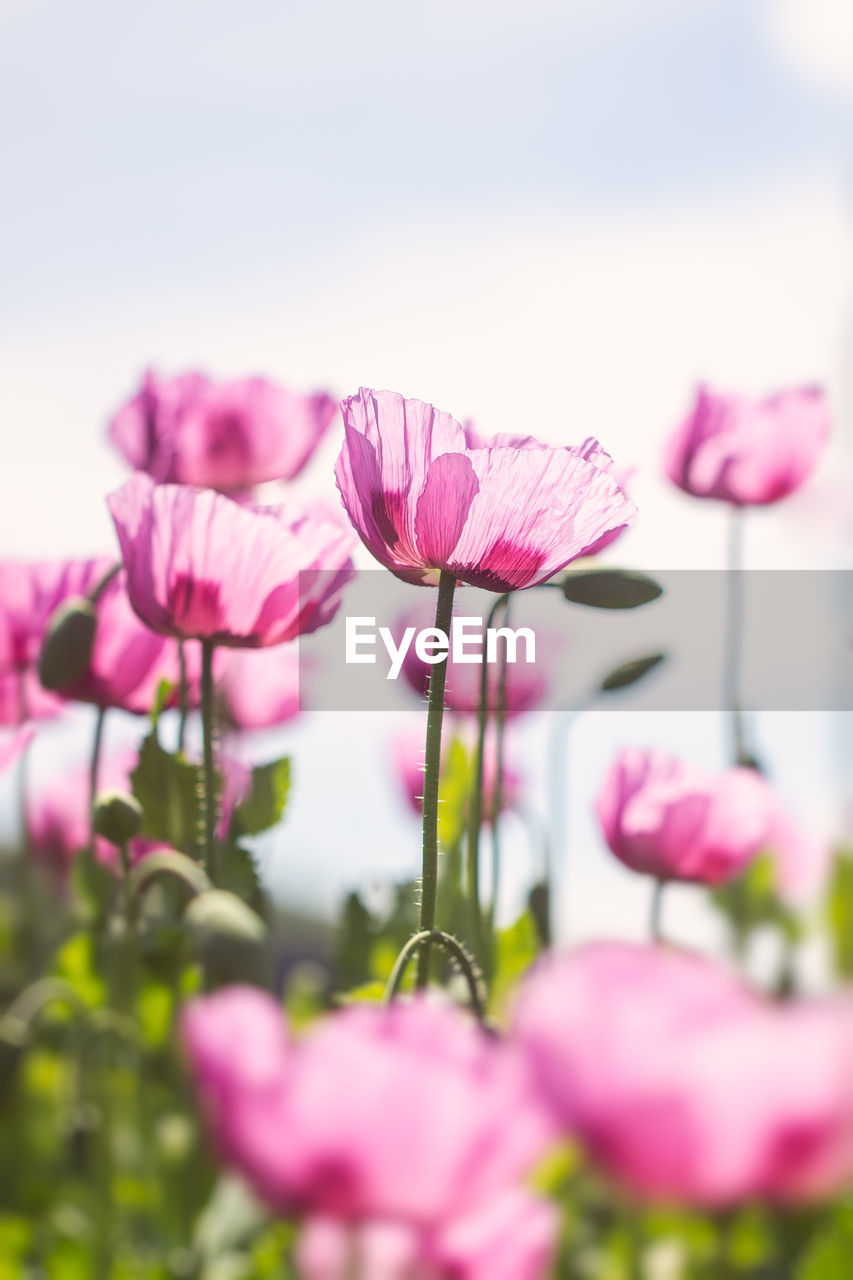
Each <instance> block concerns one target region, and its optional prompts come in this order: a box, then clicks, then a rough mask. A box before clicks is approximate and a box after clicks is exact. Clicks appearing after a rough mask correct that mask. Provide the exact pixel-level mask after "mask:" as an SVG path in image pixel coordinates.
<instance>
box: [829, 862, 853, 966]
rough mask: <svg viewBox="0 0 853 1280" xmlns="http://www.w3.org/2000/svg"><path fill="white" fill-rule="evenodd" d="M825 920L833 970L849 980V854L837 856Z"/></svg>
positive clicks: (852, 886)
mask: <svg viewBox="0 0 853 1280" xmlns="http://www.w3.org/2000/svg"><path fill="white" fill-rule="evenodd" d="M826 919H827V924H828V926H829V936H830V939H831V944H832V954H833V960H834V963H835V971H836V973H837V974H838V976H839V977H841V978H853V853H851V852H850V851H848V850H844V851H841V852H839V853H838V855H837V856H836V859H835V863H834V865H833V868H832V876H831V878H830V882H829V888H828V890H827V896H826Z"/></svg>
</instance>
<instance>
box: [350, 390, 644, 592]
mask: <svg viewBox="0 0 853 1280" xmlns="http://www.w3.org/2000/svg"><path fill="white" fill-rule="evenodd" d="M342 409H343V414H344V427H345V431H346V437H345V440H344V445H343V448H342V450H341V454H340V457H339V458H338V462H337V466H336V468H335V476H336V479H337V483H338V488H339V490H340V493H341V498H342V499H343V504H344V506H345V508H346V510H347V513H348V515H349V517H350V519H351V520H352V522H353V525H354V526H355V528H356V531H357V532H358V535H359V537H360V538H361V540H362V542H363V543H364V544H365V546H366V547H367V549H368V550H369V551H370V552H371V553H372V554H373V555H374V556H375V557H376V559H377V560H379V561H380V563H381V564H383V565H385V567H386V568H388V569H390V570H391V571H392V573H395V574H396V575H397V576H398V577H400V578H403V579H404V580H405V581H407V582H415V583H426V584H431V583H436V582H437V581H438V578H439V574H440V572H441V571H446V572H447V573H449V574H452V575H453V576H454V577H455V578H457V579H459V580H460V581H462V582H467V583H470V584H472V585H473V586H480V587H486V588H488V589H489V590H492V591H510V590H518V589H520V588H522V587H531V586H535V585H536V584H537V583H540V582H545V581H546V580H547V579H548V578H550V577H552V576H553V575H554V574H555V573H557V572H558V571H559V570H560V569H562V568H564V567H565V566H566V565H567V564H568V563H569V562H570V561H571V560H574V559H576V557H578V556H581V555H583V554H584V553H585V552H586V550H587V549H588V548H589V547H591V546H593V545H594V544H595V543H596V542H597V541H598V540H599V538H601V537H602V536H603V535H604V534H606V533H608V532H610V531H611V530H613V529H617V528H621V527H622V526H623V525H626V524H631V523H632V521H633V520H634V518H635V516H636V508H635V507H634V504H633V503H632V502H630V501H629V500H628V499H627V498H626V497H625V495H624V493H623V492H622V490H621V489H620V488H619V486H618V485H617V484H616V482H615V480H614V479H613V477H612V476H611V475H609V473H608V471H607V470H605V469H603V467H602V465H601V460H602V455H603V451H602V450H600V448H599V446H597V445H595V444H594V442H593V443H590V442H587V445H585V446H584V447H583V449H582V450H581V449H578V450H576V451H572V450H569V449H551V448H548V447H547V446H545V445H543V446H542V447H541V448H521V447H518V446H517V445H498V446H496V447H493V448H481V449H472V448H470V447H469V445H468V442H467V440H466V437H465V431H464V428H463V427H462V426H461V425H460V424H459V423H458V422H457V421H456V420H455V419H454V418H451V416H450V415H449V414H447V413H442V412H440V411H439V410H437V409H434V408H433V406H432V405H428V404H423V403H422V402H421V401H420V400H405V399H404V398H403V397H402V396H400V395H396V394H394V393H393V392H390V391H378V392H377V391H369V390H366V389H365V388H362V389H361V390H360V392H359V393H358V395H356V396H351V397H350V398H349V399H347V400H344V401H343V403H342Z"/></svg>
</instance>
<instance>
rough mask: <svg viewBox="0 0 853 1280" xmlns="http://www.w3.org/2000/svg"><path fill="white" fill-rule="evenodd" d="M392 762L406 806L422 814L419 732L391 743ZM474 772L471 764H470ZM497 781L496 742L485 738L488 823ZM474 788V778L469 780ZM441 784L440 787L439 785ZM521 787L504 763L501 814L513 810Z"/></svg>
mask: <svg viewBox="0 0 853 1280" xmlns="http://www.w3.org/2000/svg"><path fill="white" fill-rule="evenodd" d="M450 746H451V742H450V740H445V742H444V743H443V746H442V775H443V774H444V770H445V767H446V763H447V753H448V751H449V749H450ZM393 754H394V763H395V765H396V767H397V775H398V777H399V779H400V782H401V784H402V787H403V794H404V795H405V797H406V800H407V801H408V803H409V807H410V808H411V809H412V811H413V812H414V813H416V814H422V813H423V811H424V757H425V747H424V736H423V734H422V733H418V734H414V733H405V734H400V735H399V736H398V737H397V738H395V740H394V743H393ZM472 773H473V764H472ZM497 779H498V766H497V756H496V749H495V740H494V737H493V736H492V735H489V736H487V738H486V745H485V750H484V751H483V821H484V822H486V823H491V819H492V810H493V808H494V802H495V784H496V783H497ZM470 781H471V785H472V786H473V777H472V778H471V780H470ZM439 785H441V784H439ZM522 791H523V784H522V780H521V778H520V776H519V774H518V773H517V772H516V771H515V770H514V769H512V768H510V767H508V766H507V763H506V760H504V770H503V786H502V788H501V813H506V812H507V811H508V810H511V809H514V808H515V807H516V805H517V804H518V803H519V801H520V799H521V795H522Z"/></svg>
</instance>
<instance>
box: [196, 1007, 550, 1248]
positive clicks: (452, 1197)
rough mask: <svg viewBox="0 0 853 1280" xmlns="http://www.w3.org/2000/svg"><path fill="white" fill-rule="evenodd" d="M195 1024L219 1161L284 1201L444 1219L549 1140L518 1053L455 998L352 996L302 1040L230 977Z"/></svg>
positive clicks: (420, 1222) (351, 1216)
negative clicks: (367, 1000)
mask: <svg viewBox="0 0 853 1280" xmlns="http://www.w3.org/2000/svg"><path fill="white" fill-rule="evenodd" d="M183 1033H184V1041H185V1044H186V1047H187V1051H188V1053H189V1058H190V1063H191V1066H192V1069H193V1072H194V1075H195V1079H196V1082H197V1085H198V1089H199V1092H200V1095H201V1101H202V1105H203V1109H204V1111H205V1114H206V1117H207V1121H208V1124H209V1127H210V1130H211V1133H212V1135H213V1138H214V1141H215V1143H216V1145H217V1147H218V1148H219V1150H220V1152H221V1154H222V1156H223V1158H224V1159H225V1161H226V1162H227V1163H229V1164H231V1165H233V1166H234V1167H235V1168H236V1169H238V1170H239V1171H240V1173H242V1174H243V1176H244V1177H246V1178H247V1179H248V1181H249V1183H250V1184H251V1185H252V1186H253V1187H254V1189H255V1190H256V1191H257V1192H258V1193H259V1194H260V1195H261V1196H262V1197H263V1198H264V1199H266V1200H267V1201H268V1202H269V1203H270V1204H272V1205H273V1207H274V1208H276V1209H278V1210H280V1211H283V1212H286V1213H292V1212H294V1211H295V1212H300V1213H304V1214H306V1215H316V1214H319V1215H325V1216H330V1217H333V1218H336V1219H341V1220H344V1221H347V1222H355V1221H358V1222H370V1221H376V1222H396V1223H400V1224H403V1225H405V1226H408V1227H411V1228H414V1229H417V1230H419V1231H429V1230H433V1229H435V1228H437V1227H438V1226H439V1225H444V1224H447V1223H449V1222H451V1221H452V1220H455V1219H457V1218H461V1217H463V1216H464V1215H466V1214H467V1213H469V1212H473V1211H474V1210H475V1209H477V1208H479V1207H480V1206H485V1205H487V1204H488V1203H489V1202H490V1201H491V1200H492V1199H493V1198H495V1197H499V1196H501V1195H502V1194H503V1193H504V1192H505V1191H506V1190H507V1189H508V1188H512V1187H516V1186H517V1185H519V1183H520V1181H521V1179H523V1177H524V1176H525V1174H526V1173H527V1171H528V1170H529V1169H530V1168H531V1167H532V1165H533V1164H534V1163H535V1162H536V1161H537V1159H538V1158H539V1157H540V1155H541V1153H542V1152H543V1150H544V1149H545V1147H546V1144H547V1143H548V1142H549V1140H550V1133H551V1130H550V1122H549V1121H546V1119H545V1117H544V1113H543V1112H542V1110H541V1108H540V1107H539V1104H538V1103H537V1102H536V1101H535V1100H534V1099H533V1097H532V1096H531V1094H530V1093H529V1090H528V1083H527V1077H526V1074H525V1072H524V1070H523V1067H522V1064H521V1061H520V1059H519V1057H518V1056H517V1055H516V1054H515V1053H514V1052H513V1051H511V1050H509V1049H508V1048H507V1047H506V1046H505V1045H503V1044H501V1043H499V1042H498V1041H496V1040H492V1039H489V1038H488V1037H486V1036H484V1035H483V1033H482V1032H481V1031H480V1030H479V1028H477V1027H476V1026H474V1025H473V1024H472V1023H471V1022H470V1021H469V1020H468V1019H467V1018H466V1017H465V1016H463V1015H462V1014H461V1013H460V1012H459V1011H457V1010H455V1009H453V1008H452V1007H451V1006H449V1005H443V1004H433V1003H431V1002H428V1001H426V1000H424V999H422V998H421V999H417V1000H414V1001H411V1002H407V1003H403V1002H398V1003H396V1004H394V1005H392V1006H391V1007H383V1006H379V1005H360V1006H352V1007H350V1008H348V1009H345V1010H342V1011H340V1012H338V1013H334V1014H332V1015H330V1016H328V1017H326V1018H324V1019H323V1020H322V1021H320V1022H318V1023H315V1024H314V1025H313V1026H312V1027H311V1028H310V1029H309V1030H308V1031H307V1032H306V1033H305V1034H304V1035H303V1036H302V1037H301V1038H300V1039H299V1041H298V1042H293V1041H292V1040H291V1039H290V1036H289V1034H288V1033H287V1031H286V1029H285V1028H284V1026H283V1025H282V1015H281V1010H280V1008H279V1006H278V1005H277V1003H276V1002H275V1001H274V1000H273V999H272V998H271V997H269V996H266V995H263V994H261V993H260V992H258V991H254V990H248V989H246V988H241V987H232V988H229V989H226V990H225V991H222V992H220V993H218V994H216V995H213V996H209V997H206V998H202V999H198V1000H195V1001H193V1002H192V1003H191V1004H190V1005H189V1006H188V1008H187V1009H186V1010H185V1012H184V1015H183Z"/></svg>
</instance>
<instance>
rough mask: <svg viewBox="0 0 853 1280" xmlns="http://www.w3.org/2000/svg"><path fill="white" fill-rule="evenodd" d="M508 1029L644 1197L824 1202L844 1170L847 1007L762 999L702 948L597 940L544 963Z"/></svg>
mask: <svg viewBox="0 0 853 1280" xmlns="http://www.w3.org/2000/svg"><path fill="white" fill-rule="evenodd" d="M512 1038H513V1039H514V1040H515V1042H516V1043H518V1044H519V1045H520V1046H521V1047H522V1048H523V1050H524V1052H525V1053H526V1055H527V1058H528V1061H529V1062H530V1064H531V1069H532V1070H533V1073H534V1077H535V1079H536V1081H537V1083H538V1086H539V1088H540V1090H541V1092H542V1095H543V1097H546V1098H548V1099H549V1100H550V1102H551V1105H552V1107H553V1109H554V1113H555V1116H556V1117H557V1118H558V1120H559V1122H560V1124H561V1125H562V1126H563V1128H564V1131H565V1132H566V1133H569V1134H574V1135H576V1136H577V1137H578V1138H580V1139H581V1141H582V1142H584V1144H585V1145H586V1146H587V1147H588V1149H589V1151H590V1153H591V1155H592V1156H593V1158H594V1159H595V1160H596V1161H597V1162H598V1163H599V1164H600V1165H601V1166H602V1168H603V1169H604V1170H605V1171H606V1172H607V1173H609V1174H610V1175H611V1176H612V1177H614V1178H615V1179H617V1180H618V1181H619V1182H621V1183H623V1184H624V1185H625V1186H626V1187H627V1188H628V1189H630V1190H631V1191H633V1192H634V1193H635V1194H637V1195H639V1196H641V1197H644V1198H651V1199H658V1200H673V1201H680V1202H685V1203H689V1204H698V1205H707V1206H724V1205H730V1204H736V1203H739V1202H742V1201H745V1200H750V1199H755V1198H760V1199H768V1200H785V1201H799V1200H810V1199H815V1198H820V1197H823V1196H830V1195H832V1194H834V1193H835V1192H836V1191H838V1190H840V1189H841V1188H842V1187H843V1186H844V1184H845V1182H846V1180H847V1179H849V1178H850V1176H851V1175H853V1093H851V1091H850V1085H849V1066H850V1060H851V1059H850V1053H851V1049H853V1004H851V1001H850V999H849V997H847V998H844V999H838V1000H834V1001H829V1000H828V1001H823V1002H802V1003H792V1004H780V1005H774V1004H771V1003H769V1002H767V1001H765V1000H763V999H761V998H759V997H758V996H756V995H754V994H752V993H750V992H749V991H748V990H747V989H746V988H745V987H743V986H741V985H740V984H739V983H738V982H737V981H736V980H735V979H734V978H733V977H732V976H730V975H729V974H727V973H725V972H724V971H722V970H720V969H718V968H716V967H714V966H713V965H711V964H710V963H708V962H705V961H704V960H702V959H700V958H699V957H696V956H691V955H689V954H686V953H680V952H675V951H669V950H665V949H663V948H644V947H636V946H629V945H627V944H616V943H614V944H597V945H593V946H587V947H583V948H580V949H579V950H576V951H574V952H572V953H567V954H563V955H557V956H554V957H552V958H551V959H550V960H547V961H544V962H542V963H540V965H539V966H537V968H536V969H535V970H534V971H533V972H532V974H531V975H530V977H529V978H528V979H527V980H526V981H525V982H524V983H523V984H522V987H521V989H520V993H519V997H518V1002H517V1006H516V1010H515V1015H514V1022H513V1031H512Z"/></svg>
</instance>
